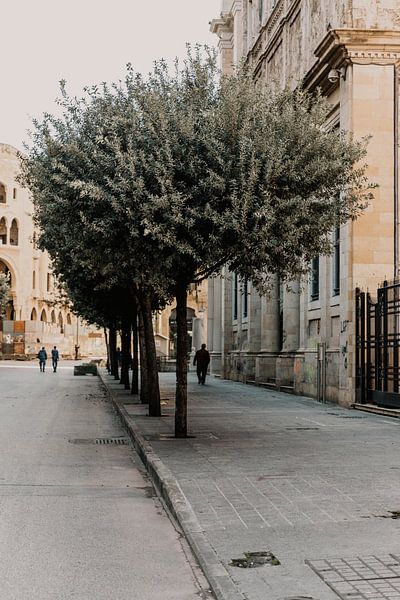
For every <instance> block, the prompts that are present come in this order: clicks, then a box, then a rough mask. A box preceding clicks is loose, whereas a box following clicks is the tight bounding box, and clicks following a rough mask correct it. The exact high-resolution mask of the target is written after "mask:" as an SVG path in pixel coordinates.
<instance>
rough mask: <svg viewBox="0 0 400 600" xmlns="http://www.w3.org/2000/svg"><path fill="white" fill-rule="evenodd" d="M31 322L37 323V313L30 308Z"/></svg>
mask: <svg viewBox="0 0 400 600" xmlns="http://www.w3.org/2000/svg"><path fill="white" fill-rule="evenodd" d="M31 321H37V312H36V308H32V312H31Z"/></svg>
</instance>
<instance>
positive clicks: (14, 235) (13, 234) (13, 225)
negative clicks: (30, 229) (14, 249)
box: [10, 219, 19, 246]
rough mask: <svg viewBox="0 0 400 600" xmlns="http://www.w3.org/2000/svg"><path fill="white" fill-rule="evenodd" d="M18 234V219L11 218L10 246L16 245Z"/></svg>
mask: <svg viewBox="0 0 400 600" xmlns="http://www.w3.org/2000/svg"><path fill="white" fill-rule="evenodd" d="M18 235H19V228H18V221H17V219H13V220H12V221H11V227H10V246H18Z"/></svg>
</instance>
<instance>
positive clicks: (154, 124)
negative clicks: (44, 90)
mask: <svg viewBox="0 0 400 600" xmlns="http://www.w3.org/2000/svg"><path fill="white" fill-rule="evenodd" d="M61 89H62V98H61V100H60V104H61V106H62V109H63V115H62V117H61V118H56V117H54V116H51V115H44V117H43V119H42V120H41V121H35V122H34V126H35V129H34V133H33V134H32V145H31V147H30V148H28V149H27V150H28V152H27V156H26V157H25V158H22V176H21V181H22V182H23V183H24V184H25V185H27V186H28V187H30V189H31V190H32V193H33V199H34V203H35V219H36V223H37V225H38V226H39V228H40V232H41V234H40V239H39V244H40V247H41V248H43V249H46V250H47V251H48V252H49V254H50V256H51V259H52V261H53V266H54V270H55V273H56V274H57V276H58V277H59V280H60V281H61V282H63V283H64V284H65V285H66V288H67V289H68V291H69V293H70V294H71V296H72V299H73V302H74V304H75V307H79V311H80V312H81V314H82V313H83V314H85V317H86V318H88V317H89V316H90V318H89V320H92V321H93V320H95V321H96V322H99V321H102V316H103V315H101V312H102V311H103V313H104V315H105V314H107V318H108V315H109V311H110V310H111V312H112V304H113V300H112V299H113V298H115V297H116V295H115V293H114V292H120V290H128V289H132V286H133V287H136V288H141V289H142V288H147V289H149V290H151V291H152V293H153V297H155V298H156V299H157V304H158V305H162V304H163V302H165V301H167V300H168V298H170V295H171V293H172V292H173V290H174V286H175V284H176V283H177V282H181V283H182V282H185V283H186V284H187V283H189V282H191V281H196V280H201V279H202V278H205V277H208V276H210V275H213V274H216V273H218V271H219V270H220V268H221V266H222V265H223V264H227V265H228V266H229V268H231V269H232V270H233V269H234V270H236V271H237V272H238V273H239V274H240V275H242V276H243V277H246V278H248V279H251V280H252V281H253V282H254V284H255V285H256V286H257V287H258V288H259V289H260V291H263V289H265V287H266V286H267V284H268V274H270V273H274V272H279V274H280V276H281V277H282V278H283V279H287V280H289V279H292V278H293V277H296V276H298V275H299V274H301V273H304V272H305V271H306V270H307V269H308V264H309V261H310V259H311V258H312V257H313V256H315V255H318V254H321V253H328V252H330V251H331V246H330V238H329V236H330V232H331V231H332V229H333V228H334V227H335V226H337V225H338V224H340V223H345V222H346V221H348V220H349V219H353V218H356V217H357V216H358V215H359V214H360V212H361V211H362V209H363V207H364V206H365V205H366V203H367V202H368V200H369V199H370V197H371V196H370V187H371V186H370V185H369V183H368V181H367V179H366V177H365V167H364V166H362V165H361V166H359V165H360V161H362V159H363V157H364V156H365V146H366V143H365V141H361V142H358V141H355V140H353V139H352V138H351V136H350V135H348V134H346V133H343V132H338V131H330V130H328V129H327V128H326V127H325V123H326V120H327V117H328V115H329V112H330V110H331V107H330V106H329V104H328V103H327V102H326V101H325V100H324V99H323V98H322V97H321V96H319V95H318V94H317V95H313V96H311V95H310V94H307V93H306V92H303V91H301V90H295V91H294V92H293V91H289V90H284V91H275V90H273V89H271V88H269V87H261V86H258V87H256V86H255V85H254V82H253V81H252V79H251V77H250V76H249V75H248V74H247V73H246V71H245V70H238V72H237V73H236V74H234V75H233V76H231V77H222V78H221V77H219V76H218V70H217V67H216V57H215V55H214V53H213V52H212V51H210V50H208V49H201V48H196V49H194V50H191V49H190V48H189V50H188V56H187V59H186V61H185V62H184V63H183V64H178V63H176V65H175V69H173V70H172V71H171V70H168V68H167V66H166V65H165V64H164V63H163V62H162V61H161V62H158V63H156V64H155V66H154V70H153V72H152V73H151V74H150V75H149V76H148V77H147V78H144V77H142V76H141V75H138V74H136V73H135V72H134V71H133V70H132V68H131V67H130V66H129V67H128V71H127V75H126V78H125V80H124V81H123V82H120V83H118V84H115V85H111V86H107V85H105V84H103V85H102V86H101V87H97V86H95V87H93V88H90V89H87V90H86V96H85V98H83V99H76V98H70V97H69V96H68V95H67V93H66V91H65V86H64V84H62V88H61ZM95 296H96V298H95ZM99 315H100V316H99ZM101 324H103V323H101Z"/></svg>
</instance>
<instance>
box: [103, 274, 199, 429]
mask: <svg viewBox="0 0 400 600" xmlns="http://www.w3.org/2000/svg"><path fill="white" fill-rule="evenodd" d="M176 300H177V308H176V314H177V359H176V376H177V378H176V409H175V436H176V437H186V436H187V408H186V407H187V318H186V304H187V291H186V286H182V287H181V288H180V289H179V290H177V292H176ZM127 313H128V314H124V316H123V317H122V318H121V319H120V321H119V323H118V325H115V326H113V327H110V328H109V329H108V331H106V343H107V368H108V370H109V372H110V373H111V375H113V376H114V378H115V379H116V380H119V381H120V383H121V385H123V386H124V387H125V389H126V390H129V389H130V390H131V393H132V394H140V400H141V402H142V404H148V406H149V416H151V417H160V416H161V401H160V388H159V380H158V368H157V355H156V345H155V340H154V331H153V318H152V317H153V308H152V299H151V296H150V295H148V294H142V295H135V298H134V299H133V300H132V303H131V306H130V308H129V310H128V311H127ZM118 334H119V338H120V340H121V347H120V351H119V352H118V343H117V340H118ZM139 364H140V368H139ZM130 370H132V377H130Z"/></svg>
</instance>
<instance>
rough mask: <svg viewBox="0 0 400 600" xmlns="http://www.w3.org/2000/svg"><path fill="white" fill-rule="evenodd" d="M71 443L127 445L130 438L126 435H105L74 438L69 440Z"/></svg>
mask: <svg viewBox="0 0 400 600" xmlns="http://www.w3.org/2000/svg"><path fill="white" fill-rule="evenodd" d="M68 442H69V443H70V444H84V445H90V444H117V445H120V446H121V445H126V444H127V443H128V438H126V437H105V438H94V439H93V438H76V439H72V440H68Z"/></svg>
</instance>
